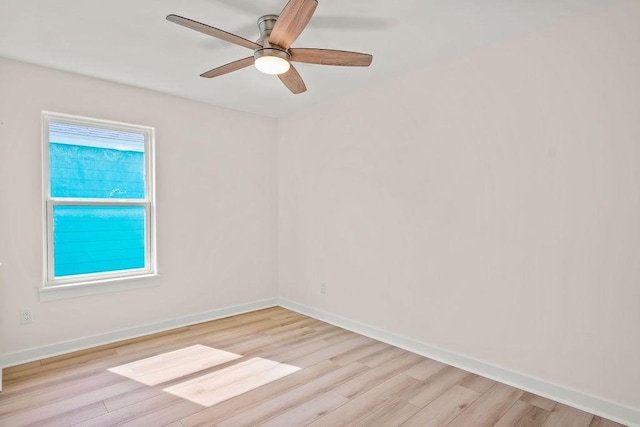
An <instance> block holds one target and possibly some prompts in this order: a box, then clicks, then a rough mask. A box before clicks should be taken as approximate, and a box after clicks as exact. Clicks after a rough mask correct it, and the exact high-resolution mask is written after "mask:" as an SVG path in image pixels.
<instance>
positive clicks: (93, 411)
mask: <svg viewBox="0 0 640 427" xmlns="http://www.w3.org/2000/svg"><path fill="white" fill-rule="evenodd" d="M105 413H107V408H106V407H105V406H104V404H103V403H102V402H95V403H91V404H89V405H86V406H83V407H80V408H77V409H74V410H71V411H65V412H64V413H62V414H59V415H56V416H53V417H50V418H46V419H44V420H41V421H37V422H35V423H32V424H27V425H26V426H25V427H36V426H42V427H45V426H46V427H67V426H72V425H76V424H78V423H81V422H83V421H86V420H89V419H92V418H95V417H97V416H100V415H102V414H105Z"/></svg>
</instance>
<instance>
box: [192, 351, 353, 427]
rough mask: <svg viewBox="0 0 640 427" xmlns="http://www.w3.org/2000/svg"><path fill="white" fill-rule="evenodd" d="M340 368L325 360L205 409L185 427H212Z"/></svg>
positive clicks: (195, 415) (193, 416) (196, 414)
mask: <svg viewBox="0 0 640 427" xmlns="http://www.w3.org/2000/svg"><path fill="white" fill-rule="evenodd" d="M339 368H340V366H338V365H336V364H335V363H333V362H331V361H329V360H325V361H322V362H320V363H318V364H317V365H314V366H311V367H310V368H307V369H303V370H301V371H298V372H296V373H294V374H291V375H289V376H288V377H284V378H282V379H280V380H278V381H275V382H273V383H271V384H269V386H262V387H259V388H257V389H255V390H251V391H249V392H247V393H245V394H244V395H242V396H238V397H235V398H233V399H230V400H226V401H224V402H222V403H219V404H217V405H215V406H212V407H211V408H206V409H203V410H202V411H199V412H197V413H195V414H193V415H191V416H189V417H186V418H184V419H183V420H182V423H183V424H184V426H185V427H188V426H200V425H211V424H215V423H217V422H219V421H222V420H225V419H227V418H230V417H233V416H235V415H237V414H239V413H241V412H243V411H246V410H248V409H250V408H252V407H254V406H257V405H259V404H261V403H264V402H271V401H272V400H273V399H275V398H276V397H278V396H281V395H282V394H284V393H286V392H288V391H291V390H294V389H296V388H298V387H300V385H301V384H308V383H313V381H314V380H317V379H318V378H321V377H323V376H325V375H327V374H329V373H330V372H333V371H336V370H337V369H339Z"/></svg>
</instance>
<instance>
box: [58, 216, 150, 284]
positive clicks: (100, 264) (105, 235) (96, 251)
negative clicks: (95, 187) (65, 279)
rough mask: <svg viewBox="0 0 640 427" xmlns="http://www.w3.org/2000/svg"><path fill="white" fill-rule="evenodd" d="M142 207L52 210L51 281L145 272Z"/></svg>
mask: <svg viewBox="0 0 640 427" xmlns="http://www.w3.org/2000/svg"><path fill="white" fill-rule="evenodd" d="M145 209H146V208H145V207H144V206H54V207H53V247H54V277H61V276H69V275H74V274H88V273H102V272H107V271H109V272H110V271H118V270H130V269H136V268H144V267H145V264H144V261H145V252H144V251H145V235H144V230H145V218H146V212H145Z"/></svg>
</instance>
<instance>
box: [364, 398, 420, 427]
mask: <svg viewBox="0 0 640 427" xmlns="http://www.w3.org/2000/svg"><path fill="white" fill-rule="evenodd" d="M419 410H420V408H418V407H417V406H415V405H412V404H411V403H409V402H407V401H406V400H404V399H400V398H397V399H395V400H390V401H389V402H388V403H387V404H385V405H380V406H379V407H377V408H376V409H375V410H373V411H372V412H371V413H370V414H369V415H367V416H366V417H364V418H362V419H361V420H358V421H357V422H355V423H354V426H358V427H396V426H400V425H402V423H404V422H405V421H406V420H408V419H409V418H411V417H412V416H413V415H415V414H416V413H417V412H418V411H419Z"/></svg>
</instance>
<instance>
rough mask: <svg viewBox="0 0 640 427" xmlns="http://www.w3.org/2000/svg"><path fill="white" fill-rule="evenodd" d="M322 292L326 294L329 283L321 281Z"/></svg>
mask: <svg viewBox="0 0 640 427" xmlns="http://www.w3.org/2000/svg"><path fill="white" fill-rule="evenodd" d="M320 293H321V294H326V293H327V284H326V283H324V282H323V283H320Z"/></svg>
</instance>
